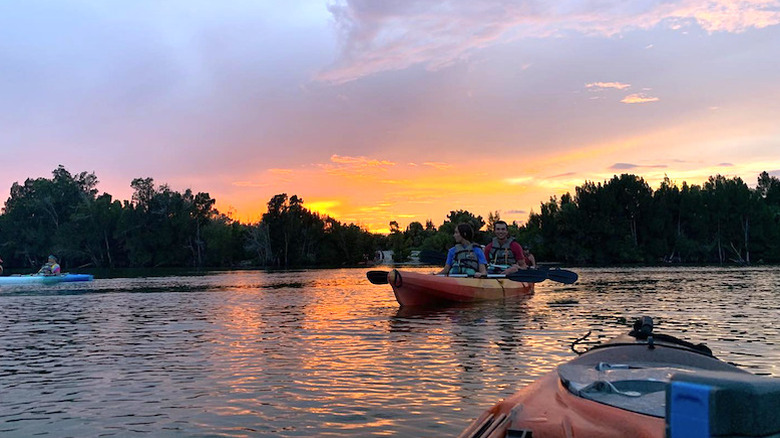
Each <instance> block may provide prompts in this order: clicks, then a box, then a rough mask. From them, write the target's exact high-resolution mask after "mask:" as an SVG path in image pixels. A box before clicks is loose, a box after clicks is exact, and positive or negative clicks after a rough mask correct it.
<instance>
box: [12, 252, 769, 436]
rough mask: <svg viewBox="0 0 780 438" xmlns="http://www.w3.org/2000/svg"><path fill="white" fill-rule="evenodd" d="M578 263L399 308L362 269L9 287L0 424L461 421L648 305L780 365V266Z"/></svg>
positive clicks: (125, 427)
mask: <svg viewBox="0 0 780 438" xmlns="http://www.w3.org/2000/svg"><path fill="white" fill-rule="evenodd" d="M416 270H417V271H422V272H430V271H431V269H430V268H418V269H416ZM579 272H580V282H579V283H577V284H575V285H570V286H564V285H561V284H556V283H550V282H547V283H542V284H539V285H538V286H537V288H536V293H535V294H534V295H533V296H531V297H529V298H525V299H515V300H507V301H505V302H504V301H498V302H487V303H480V304H475V305H462V306H452V307H444V308H434V309H413V308H400V307H399V306H398V304H397V302H396V301H395V298H394V296H393V293H392V290H391V288H390V286H388V285H373V284H370V283H369V282H368V281H367V280H366V277H365V270H359V269H338V270H307V271H290V272H274V273H269V272H262V271H237V272H222V273H213V274H207V275H199V276H178V277H164V278H138V279H106V280H96V281H95V282H94V284H92V285H91V286H90V287H91V289H86V290H79V291H77V292H74V291H72V290H69V289H57V288H54V289H47V290H45V291H31V292H28V293H18V292H12V293H4V294H0V304H2V305H3V307H4V312H3V313H2V315H0V330H2V333H3V336H2V337H0V347H2V349H3V351H4V352H6V354H4V355H3V356H2V358H0V365H1V367H0V368H2V369H3V370H5V371H3V372H2V373H0V391H2V393H3V414H2V415H0V433H3V432H4V433H6V434H9V435H10V436H14V435H16V436H29V435H33V434H36V433H43V434H44V435H45V434H46V433H48V432H49V431H52V430H54V429H53V427H54V426H53V425H55V424H56V425H58V426H57V427H59V428H60V429H57V430H61V431H62V432H63V433H64V434H71V435H81V436H84V435H87V436H91V435H98V434H100V433H104V432H116V431H119V432H120V434H121V433H125V432H126V433H130V431H141V432H146V433H150V434H152V435H160V434H162V435H165V434H174V435H177V436H192V435H229V436H253V437H254V436H382V435H394V436H438V435H450V436H452V435H456V434H457V433H458V432H459V431H460V430H461V429H462V428H463V427H465V426H466V425H467V424H468V423H469V421H470V420H471V419H473V418H474V417H476V416H477V415H478V414H479V413H480V412H481V411H482V410H484V409H485V408H487V407H489V406H491V405H492V404H493V403H495V402H496V401H497V400H499V399H501V398H504V397H506V396H508V395H510V394H511V393H513V392H514V391H516V390H517V389H519V388H520V387H522V386H524V385H525V384H527V383H530V382H532V381H533V380H535V379H536V378H537V377H539V376H541V375H543V374H544V373H546V372H548V371H550V370H552V369H554V368H555V366H557V365H558V364H560V363H562V362H565V361H566V360H568V359H570V358H572V357H574V356H575V354H574V353H573V352H572V351H571V350H570V345H571V343H572V342H573V341H574V340H575V339H577V338H579V337H581V336H582V335H584V334H585V333H586V332H587V331H588V330H593V334H592V335H591V337H590V338H588V340H587V341H586V342H594V341H603V340H605V339H608V338H609V337H611V336H614V335H617V334H620V333H624V332H625V331H626V330H627V326H628V324H629V323H630V322H629V321H630V320H631V318H633V317H636V316H639V315H652V316H654V317H655V319H656V321H657V323H658V327H659V329H660V330H666V331H669V332H672V333H674V334H677V335H682V336H685V337H687V338H690V339H692V340H694V341H696V342H702V341H705V342H707V343H708V345H709V346H710V347H711V348H712V349H713V351H714V352H715V354H716V355H717V356H719V357H721V358H723V359H724V360H728V361H732V362H735V363H737V364H738V365H740V366H742V367H744V368H746V369H748V370H749V371H751V372H754V373H757V374H765V375H772V376H776V377H777V376H780V370H779V369H778V363H780V352H778V351H777V348H776V346H777V345H778V343H779V342H780V327H778V322H777V319H776V318H767V315H768V314H769V313H771V312H774V313H777V310H778V304H777V299H776V297H777V296H778V289H777V286H776V285H777V284H780V274H778V273H777V272H776V271H774V270H771V269H757V268H753V269H748V270H729V269H691V270H683V271H674V270H669V269H665V270H664V269H650V268H648V269H623V270H616V269H604V270H598V269H583V270H579ZM705 280H706V281H705ZM31 345H34V346H35V348H34V349H33V348H30V346H31ZM9 400H13V402H9ZM63 400H74V402H72V403H71V402H69V403H67V404H66V403H65V402H64V401H63ZM41 409H44V411H45V412H46V414H42V413H41V412H44V411H41ZM66 417H67V418H66ZM106 419H111V420H110V421H108V420H106Z"/></svg>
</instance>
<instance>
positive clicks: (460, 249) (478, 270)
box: [438, 224, 487, 277]
mask: <svg viewBox="0 0 780 438" xmlns="http://www.w3.org/2000/svg"><path fill="white" fill-rule="evenodd" d="M453 236H454V237H455V246H453V247H452V248H450V250H449V252H447V263H446V264H445V265H444V268H443V269H442V270H441V271H439V272H438V275H449V274H466V275H469V276H472V275H473V276H474V277H484V276H485V275H487V259H485V253H484V252H482V248H481V247H480V246H479V245H477V244H476V243H471V239H473V238H474V230H473V229H472V228H471V225H469V224H458V226H457V227H455V232H454V233H453Z"/></svg>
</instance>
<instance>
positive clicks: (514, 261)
mask: <svg viewBox="0 0 780 438" xmlns="http://www.w3.org/2000/svg"><path fill="white" fill-rule="evenodd" d="M493 233H494V234H495V235H496V237H494V238H493V241H492V242H490V243H488V245H487V246H486V247H485V256H487V260H488V262H489V263H490V264H491V271H496V272H495V273H500V274H511V273H513V272H517V271H518V270H520V269H526V259H525V255H524V254H523V247H521V246H520V244H519V243H517V242H515V240H514V239H513V238H511V237H509V226H508V225H507V223H506V222H504V221H496V223H495V224H493Z"/></svg>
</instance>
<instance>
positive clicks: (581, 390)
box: [460, 317, 780, 438]
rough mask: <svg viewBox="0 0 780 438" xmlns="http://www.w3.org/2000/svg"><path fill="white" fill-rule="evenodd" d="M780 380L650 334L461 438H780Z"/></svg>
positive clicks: (579, 364)
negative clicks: (733, 437) (748, 370)
mask: <svg viewBox="0 0 780 438" xmlns="http://www.w3.org/2000/svg"><path fill="white" fill-rule="evenodd" d="M777 406H780V380H777V379H768V378H765V377H758V376H755V375H753V374H750V373H748V372H746V371H744V370H741V369H739V368H737V367H735V366H733V365H731V364H728V363H726V362H723V361H721V360H718V359H717V358H715V357H714V356H713V355H712V353H711V351H710V350H709V348H707V347H706V346H704V345H703V344H699V345H693V344H691V343H689V342H686V341H683V340H680V339H677V338H675V337H672V336H668V335H663V334H654V333H653V332H652V319H650V318H648V317H645V318H642V319H641V320H640V321H638V322H637V324H635V326H634V330H633V331H631V332H630V333H629V335H628V336H626V335H624V336H620V337H618V338H615V339H613V340H611V341H609V342H608V343H605V344H601V345H598V346H596V347H593V348H591V349H590V350H588V351H587V352H585V353H583V354H582V355H581V356H579V357H578V358H576V359H574V360H572V361H570V362H568V363H565V364H563V365H560V366H559V367H558V368H557V370H555V371H553V372H551V373H549V374H547V375H545V376H543V377H542V378H541V379H539V380H537V381H536V382H534V383H533V384H531V385H529V386H527V387H526V388H524V389H522V390H520V391H519V392H517V393H515V394H514V395H512V396H511V397H509V398H507V399H506V400H504V401H502V402H500V403H498V404H497V405H495V406H494V407H493V408H491V409H489V410H488V411H486V412H485V413H483V414H482V415H481V416H480V417H479V418H478V419H477V420H476V421H474V422H473V423H472V424H471V426H469V427H468V428H467V429H466V430H465V431H464V432H463V433H462V434H461V435H460V437H461V438H498V437H501V438H503V437H531V436H533V437H534V438H545V437H569V438H571V437H648V438H650V437H656V438H661V437H664V436H667V437H670V438H683V437H709V436H724V437H725V436H739V437H768V436H772V437H777V436H780V435H778V434H780V415H778V414H777V412H778V411H777Z"/></svg>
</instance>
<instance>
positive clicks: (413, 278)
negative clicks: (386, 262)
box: [387, 269, 534, 306]
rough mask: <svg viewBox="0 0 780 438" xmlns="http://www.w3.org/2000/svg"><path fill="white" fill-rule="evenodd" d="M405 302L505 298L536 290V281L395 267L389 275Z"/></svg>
mask: <svg viewBox="0 0 780 438" xmlns="http://www.w3.org/2000/svg"><path fill="white" fill-rule="evenodd" d="M387 282H388V283H390V285H391V286H392V287H393V292H394V293H395V298H396V300H397V301H398V303H399V304H400V305H401V306H435V305H445V304H448V303H450V304H451V303H470V302H475V301H488V300H502V299H506V298H516V297H523V296H528V295H531V294H533V292H534V284H533V283H523V282H518V281H512V280H508V279H506V278H473V277H446V276H439V275H431V274H422V273H419V272H408V271H399V270H397V269H394V270H392V271H390V272H389V273H388V275H387Z"/></svg>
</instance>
